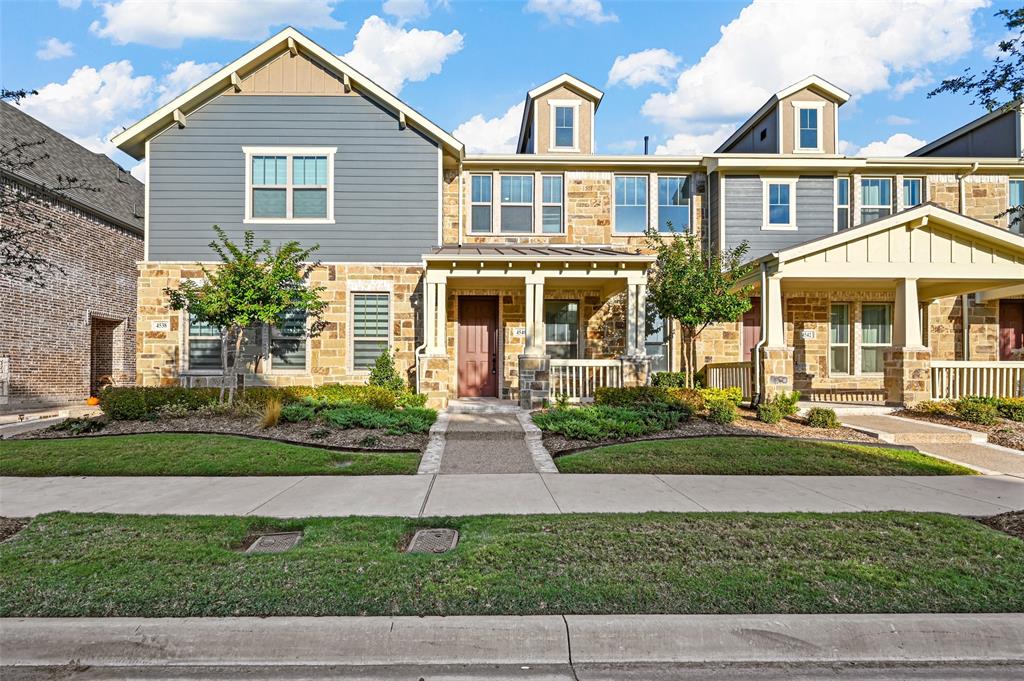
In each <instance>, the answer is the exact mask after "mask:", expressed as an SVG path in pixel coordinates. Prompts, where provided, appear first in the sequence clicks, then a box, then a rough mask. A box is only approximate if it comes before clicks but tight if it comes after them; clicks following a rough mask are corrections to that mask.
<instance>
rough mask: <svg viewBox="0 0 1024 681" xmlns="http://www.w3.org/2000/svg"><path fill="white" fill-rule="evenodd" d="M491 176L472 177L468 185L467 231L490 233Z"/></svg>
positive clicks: (491, 207)
mask: <svg viewBox="0 0 1024 681" xmlns="http://www.w3.org/2000/svg"><path fill="white" fill-rule="evenodd" d="M491 182H492V179H491V176H490V175H472V176H471V177H470V179H469V183H470V193H471V197H470V209H469V231H471V232H490V231H491V229H492V227H491V211H492V209H493V206H492V203H491Z"/></svg>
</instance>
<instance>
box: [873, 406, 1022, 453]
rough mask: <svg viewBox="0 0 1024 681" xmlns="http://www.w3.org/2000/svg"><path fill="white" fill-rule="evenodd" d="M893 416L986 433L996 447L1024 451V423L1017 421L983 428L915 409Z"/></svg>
mask: <svg viewBox="0 0 1024 681" xmlns="http://www.w3.org/2000/svg"><path fill="white" fill-rule="evenodd" d="M893 416H903V417H906V418H910V419H917V420H919V421H931V422H932V423H938V424H939V425H943V426H954V427H956V428H965V429H967V430H976V431H978V432H981V433H986V434H987V435H988V441H989V442H991V443H992V444H994V445H1000V446H1002V447H1009V448H1010V449H1019V450H1021V451H1024V423H1020V422H1017V421H1010V420H1009V419H999V421H998V422H997V423H994V424H993V425H991V426H983V425H980V424H977V423H971V422H970V421H964V420H963V419H958V418H957V417H956V416H947V415H944V414H926V413H924V412H920V411H914V410H913V409H902V410H900V411H898V412H896V413H895V414H893Z"/></svg>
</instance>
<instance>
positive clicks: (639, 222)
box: [615, 175, 647, 234]
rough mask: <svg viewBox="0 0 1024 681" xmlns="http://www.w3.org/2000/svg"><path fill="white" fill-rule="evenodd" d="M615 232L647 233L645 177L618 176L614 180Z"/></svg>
mask: <svg viewBox="0 0 1024 681" xmlns="http://www.w3.org/2000/svg"><path fill="white" fill-rule="evenodd" d="M615 231H616V232H624V233H630V234H633V233H640V234H642V233H643V232H646V231H647V176H646V175H619V176H617V177H616V178H615Z"/></svg>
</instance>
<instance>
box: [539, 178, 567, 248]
mask: <svg viewBox="0 0 1024 681" xmlns="http://www.w3.org/2000/svg"><path fill="white" fill-rule="evenodd" d="M541 183H542V184H543V186H542V190H543V191H542V196H541V208H540V210H541V231H542V232H544V233H545V234H561V233H562V231H563V220H562V176H561V175H544V176H543V177H542V178H541Z"/></svg>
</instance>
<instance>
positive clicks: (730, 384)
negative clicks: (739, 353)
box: [704, 362, 753, 400]
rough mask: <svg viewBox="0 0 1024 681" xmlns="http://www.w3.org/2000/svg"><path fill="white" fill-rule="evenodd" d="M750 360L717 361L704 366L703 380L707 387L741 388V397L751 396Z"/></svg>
mask: <svg viewBox="0 0 1024 681" xmlns="http://www.w3.org/2000/svg"><path fill="white" fill-rule="evenodd" d="M751 367H752V364H751V363H750V362H719V363H717V364H707V365H705V366H704V380H705V381H707V384H708V387H709V388H741V389H742V390H743V399H745V400H749V399H750V398H751V397H752V389H753V388H752V383H753V381H752V379H751V371H752V370H751Z"/></svg>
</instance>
